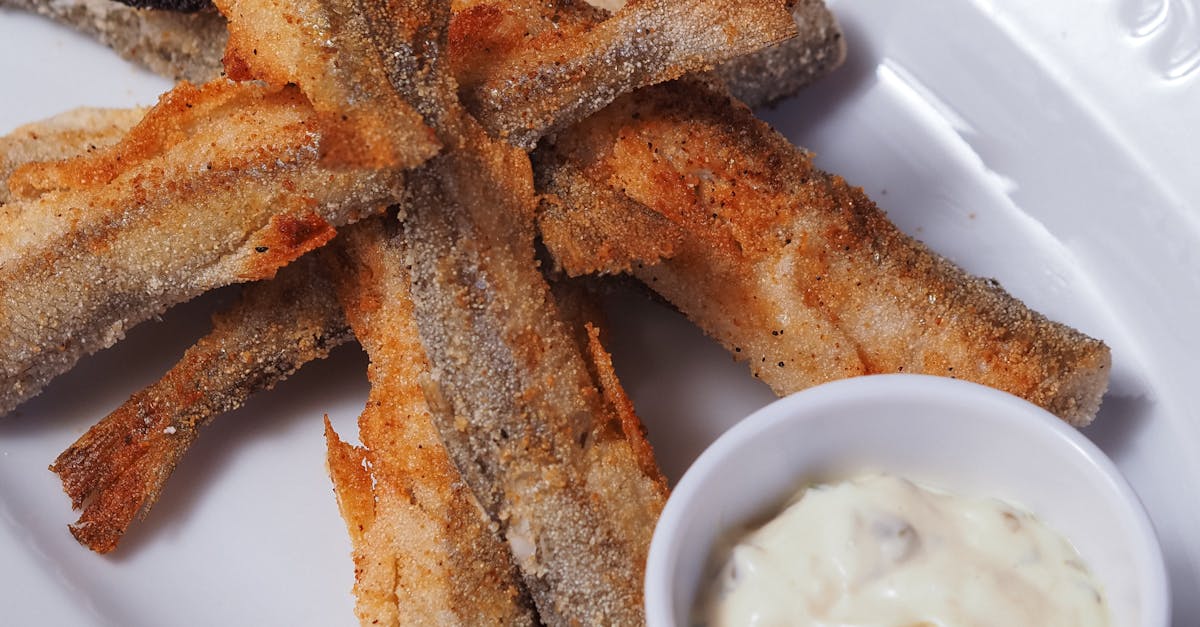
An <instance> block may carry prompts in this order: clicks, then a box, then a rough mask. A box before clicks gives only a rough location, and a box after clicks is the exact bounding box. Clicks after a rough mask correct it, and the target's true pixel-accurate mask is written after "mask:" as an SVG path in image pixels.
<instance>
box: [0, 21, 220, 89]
mask: <svg viewBox="0 0 1200 627" xmlns="http://www.w3.org/2000/svg"><path fill="white" fill-rule="evenodd" d="M4 5H8V6H12V7H17V8H21V9H24V10H26V11H30V12H34V13H39V14H41V15H44V16H46V17H48V18H50V19H52V20H55V21H57V22H62V23H64V24H67V25H69V26H71V27H72V28H74V29H76V30H78V31H79V32H81V33H83V34H85V35H89V36H91V37H94V38H96V39H97V40H98V41H99V42H100V43H102V44H104V45H106V46H108V47H110V48H112V49H113V50H115V51H116V52H117V54H119V55H121V57H123V58H125V59H127V60H129V61H132V62H134V63H138V64H140V65H142V66H145V67H146V68H147V69H149V70H150V71H152V72H154V73H155V74H159V75H161V76H166V77H167V78H171V79H175V80H187V81H191V82H193V83H202V82H205V81H208V80H211V79H214V78H216V77H218V76H220V75H221V55H222V53H223V52H224V50H225V37H226V34H225V18H223V17H221V15H220V14H218V13H217V12H216V11H212V10H207V11H200V12H198V13H188V14H184V13H173V12H168V11H147V10H143V9H135V8H133V7H131V6H126V5H124V4H121V3H119V2H113V1H112V0H0V6H4Z"/></svg>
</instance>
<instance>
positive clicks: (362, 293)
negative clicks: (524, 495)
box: [330, 220, 535, 625]
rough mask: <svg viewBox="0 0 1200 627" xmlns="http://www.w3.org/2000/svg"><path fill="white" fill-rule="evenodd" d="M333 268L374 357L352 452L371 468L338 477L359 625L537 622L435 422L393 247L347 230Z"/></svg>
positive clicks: (369, 230) (377, 226)
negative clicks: (369, 512)
mask: <svg viewBox="0 0 1200 627" xmlns="http://www.w3.org/2000/svg"><path fill="white" fill-rule="evenodd" d="M335 265H336V267H337V275H338V284H339V288H338V292H339V295H340V299H341V302H342V304H343V307H344V308H345V311H346V315H347V317H348V318H349V320H350V322H351V325H352V326H353V328H354V332H355V335H356V336H357V337H358V339H359V342H361V343H362V345H363V347H364V348H365V349H366V351H367V353H368V354H369V355H370V357H371V365H370V367H369V369H368V375H369V377H370V379H371V394H370V397H369V398H368V400H367V407H366V409H365V410H364V411H363V414H362V416H361V417H360V418H359V437H360V438H361V440H362V443H363V449H361V450H360V451H358V453H359V454H361V458H362V459H363V460H364V461H365V462H366V463H367V467H366V470H365V471H364V472H362V473H360V472H359V471H358V470H352V469H348V468H347V469H344V470H342V471H339V472H338V473H337V474H335V475H334V477H335V485H338V484H339V483H340V484H341V485H340V486H339V488H338V491H339V495H340V496H339V499H340V502H341V503H342V509H343V512H344V513H348V514H349V515H348V516H346V522H347V526H348V527H349V528H350V532H351V540H352V542H353V544H354V556H355V564H356V583H355V596H356V597H357V599H358V602H357V607H356V613H357V615H358V617H359V620H360V622H362V624H364V625H369V624H376V621H378V622H379V623H381V624H394V623H396V622H397V621H398V622H400V623H403V624H438V625H451V624H458V625H486V624H491V625H522V624H523V625H530V624H533V623H534V622H535V617H534V614H533V610H532V604H531V603H530V601H529V599H528V597H527V595H526V594H525V592H524V590H523V588H522V586H521V585H520V583H519V576H518V574H517V570H516V567H515V566H514V565H513V562H512V559H511V555H510V554H509V552H508V548H507V546H505V545H504V543H503V542H502V541H501V540H500V539H499V537H497V535H496V533H495V531H494V530H493V527H492V524H491V521H490V520H489V519H488V517H487V515H486V514H485V513H484V512H483V510H482V509H481V508H480V507H479V504H478V502H477V501H476V500H475V497H474V496H473V495H472V494H471V492H470V490H469V488H467V486H466V485H465V484H463V482H462V480H461V477H460V475H459V473H458V470H457V469H456V468H455V467H454V464H453V463H452V462H451V461H450V458H449V456H448V454H447V451H446V448H445V445H443V444H442V441H441V439H440V438H439V435H438V432H437V429H436V428H435V427H434V425H433V422H432V417H431V416H430V412H429V408H428V406H427V405H426V402H425V397H424V393H423V391H422V387H421V380H422V379H423V378H424V377H426V376H428V364H427V362H426V361H425V359H424V352H423V349H422V347H421V343H420V339H419V337H418V336H417V331H416V327H415V322H414V320H413V311H412V302H411V300H410V299H409V289H410V281H409V277H408V272H407V270H406V269H405V261H404V259H403V258H402V256H401V252H400V250H399V249H398V248H396V247H395V246H393V245H390V244H389V243H388V242H387V235H386V234H385V232H384V227H383V225H382V223H381V221H379V220H371V221H367V222H363V223H360V224H358V225H356V226H354V227H351V228H350V229H349V231H348V232H347V233H346V234H345V240H344V247H343V251H342V254H341V255H339V256H338V258H337V259H336V260H335ZM335 454H337V455H339V456H341V457H342V458H347V457H348V458H349V461H346V462H343V463H342V465H343V466H346V465H348V464H352V463H353V460H354V457H353V456H350V455H349V453H346V452H345V449H335V448H331V449H330V458H331V459H333V458H334V456H335ZM331 469H333V466H332V465H331ZM364 475H365V476H364ZM339 476H340V477H341V478H342V479H341V480H339V479H338V477H339ZM368 498H370V499H371V502H372V503H373V509H372V515H371V518H370V519H369V520H367V515H366V513H365V512H366V511H367V505H366V502H367V499H368Z"/></svg>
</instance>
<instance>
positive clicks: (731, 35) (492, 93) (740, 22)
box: [455, 0, 796, 149]
mask: <svg viewBox="0 0 1200 627" xmlns="http://www.w3.org/2000/svg"><path fill="white" fill-rule="evenodd" d="M486 9H491V10H492V11H496V10H497V9H496V8H495V7H486V6H484V7H475V8H474V9H472V11H478V10H486ZM470 24H471V25H477V24H478V25H482V26H483V30H484V31H485V34H483V36H485V37H486V36H487V35H494V34H495V30H494V29H493V25H492V24H491V23H489V22H488V21H487V20H478V21H474V20H473V21H471V22H470ZM470 30H471V31H472V32H473V31H474V29H470ZM795 34H796V25H795V23H794V22H793V21H792V19H791V16H790V15H789V14H788V11H787V10H786V7H785V5H784V2H783V0H737V1H733V0H638V1H636V2H631V3H629V4H627V5H626V6H625V7H623V8H622V9H621V10H619V11H617V12H616V13H614V14H613V15H612V17H610V18H609V19H606V20H603V21H601V22H599V23H596V24H594V25H593V26H592V27H591V28H588V29H586V30H579V31H575V32H562V31H557V30H554V31H547V32H546V33H543V34H541V35H540V36H537V37H534V38H532V39H529V40H525V38H524V36H523V35H522V34H520V33H515V34H514V35H515V37H513V44H514V45H512V46H510V47H508V48H507V49H505V50H496V49H495V48H492V49H489V50H488V51H487V54H488V55H489V56H493V57H494V60H493V62H492V63H491V64H489V67H488V69H487V72H486V73H485V74H480V76H484V77H485V78H484V79H483V80H480V81H478V82H476V81H474V80H467V79H468V77H465V76H462V77H460V80H461V81H462V82H461V84H460V85H459V87H460V90H461V93H462V95H463V103H464V104H465V105H466V106H467V108H468V109H470V111H471V112H472V113H473V114H474V115H475V117H476V118H477V119H478V120H479V121H480V123H482V124H483V125H484V126H485V127H486V128H487V129H488V130H489V131H491V132H493V133H495V134H496V135H498V136H499V137H502V138H504V139H505V140H507V141H508V142H510V143H512V144H513V145H515V146H520V147H524V148H526V149H529V148H532V147H533V145H534V143H536V141H537V139H538V138H539V137H541V136H542V135H544V134H546V133H549V132H553V131H555V130H558V129H560V128H563V127H565V126H566V125H568V124H570V123H571V122H572V121H574V120H578V119H581V118H583V117H585V116H587V115H588V114H590V113H592V112H594V111H598V110H599V109H601V108H602V107H604V105H606V104H608V103H609V102H611V101H612V99H613V98H615V97H616V96H618V95H620V94H622V93H625V92H627V91H631V90H633V89H636V88H638V87H642V86H644V85H652V84H654V83H659V82H662V81H666V80H671V79H673V78H678V77H680V76H683V75H684V74H687V73H689V72H694V71H698V70H707V69H711V68H712V67H714V66H715V65H716V64H717V63H720V62H722V61H726V60H728V59H731V58H733V57H736V56H740V55H743V54H747V53H750V52H753V51H755V50H758V49H759V48H762V47H763V46H765V45H769V44H773V43H778V42H780V41H783V40H784V39H787V38H789V37H793V36H794V35H795ZM489 39H494V37H490V38H489ZM473 41H474V37H473V36H465V37H458V38H456V39H455V46H456V47H461V46H469V45H472V42H473ZM463 52H464V53H465V54H469V55H470V56H480V55H479V54H471V52H469V51H463ZM497 53H502V54H499V55H498V56H497Z"/></svg>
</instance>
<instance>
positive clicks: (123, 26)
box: [0, 0, 846, 106]
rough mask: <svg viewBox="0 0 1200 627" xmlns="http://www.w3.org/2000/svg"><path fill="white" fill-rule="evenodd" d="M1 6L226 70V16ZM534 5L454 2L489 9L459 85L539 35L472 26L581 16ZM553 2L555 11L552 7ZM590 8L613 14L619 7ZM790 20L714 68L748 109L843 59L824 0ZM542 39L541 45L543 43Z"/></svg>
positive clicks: (161, 57)
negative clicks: (757, 45)
mask: <svg viewBox="0 0 1200 627" xmlns="http://www.w3.org/2000/svg"><path fill="white" fill-rule="evenodd" d="M3 4H9V5H12V6H15V7H19V8H23V9H25V10H28V11H35V12H38V13H41V14H43V15H46V16H48V17H50V18H52V19H55V20H58V21H60V22H64V23H67V24H69V25H71V26H74V27H75V28H78V29H79V30H81V31H83V32H84V33H86V34H89V35H92V36H94V37H96V38H97V39H99V40H100V41H101V43H104V44H106V45H108V46H111V47H112V48H114V49H115V50H117V52H118V53H120V54H121V56H123V57H125V58H126V59H129V60H131V61H134V62H137V63H140V64H142V65H144V66H146V67H147V68H148V69H150V70H151V71H153V72H155V73H157V74H160V75H163V76H167V77H169V78H175V79H185V80H189V81H193V82H202V81H205V80H208V79H210V78H214V77H216V76H219V75H220V74H221V72H222V71H223V70H224V68H223V67H222V65H221V56H222V54H223V52H224V49H225V44H226V39H227V37H228V33H227V32H226V30H225V18H224V17H223V16H221V15H220V14H219V13H217V12H216V11H210V10H202V11H200V12H198V13H193V14H188V15H183V14H178V13H173V12H168V11H158V10H149V11H148V10H137V9H133V8H131V7H128V6H125V5H124V4H121V3H119V2H115V1H113V0H78V1H77V2H74V3H72V2H68V1H66V0H53V1H51V0H0V5H3ZM533 4H534V3H527V2H524V0H522V2H506V3H500V2H489V1H487V0H458V1H456V2H454V3H453V10H454V11H455V12H456V13H458V12H464V11H467V9H471V8H473V7H476V6H487V7H488V8H487V9H486V11H485V12H484V13H474V12H471V13H470V14H469V15H468V17H467V19H468V21H467V22H464V23H463V24H462V25H459V26H458V27H457V28H459V30H460V31H462V32H464V33H469V34H470V36H469V37H465V38H463V39H461V40H459V43H457V44H452V45H451V48H456V47H462V46H461V44H462V42H470V41H471V38H472V37H479V36H482V37H484V38H485V40H486V41H487V42H488V43H487V45H486V46H481V47H486V52H487V54H486V55H480V54H472V55H471V56H473V57H476V58H479V57H484V58H485V60H487V61H488V62H489V63H488V64H487V66H486V67H479V68H473V69H471V70H470V72H471V73H472V74H474V79H472V77H469V76H464V75H463V74H460V73H459V71H458V70H457V69H456V70H455V75H456V76H459V78H460V83H461V84H464V85H478V84H481V83H482V82H483V80H486V79H481V78H480V77H486V76H490V75H492V72H490V71H489V70H488V68H490V67H492V66H493V65H494V64H496V63H498V62H499V60H500V59H501V58H502V57H499V56H497V55H498V53H500V52H501V51H504V52H505V53H511V50H512V48H513V47H514V45H515V44H516V43H517V42H516V41H514V38H516V37H519V38H520V39H521V40H522V41H527V40H531V39H535V38H538V33H530V32H527V31H510V32H505V31H504V28H503V27H502V26H501V27H499V28H483V27H481V25H478V24H472V23H470V22H473V21H474V20H484V21H486V22H488V23H490V24H493V25H497V26H499V25H500V24H503V23H504V22H505V21H506V20H505V19H504V15H505V14H506V13H509V12H513V11H517V12H523V11H529V10H537V11H540V12H543V14H545V13H551V12H552V13H557V14H558V16H556V18H555V19H557V20H560V21H559V22H558V23H557V24H556V25H555V27H556V28H557V29H559V30H560V34H559V35H557V36H558V37H561V36H562V34H561V33H565V32H566V31H567V28H568V25H567V24H566V23H563V22H562V21H561V20H562V15H563V14H564V13H572V14H576V15H578V14H580V13H581V9H580V8H577V7H571V8H570V9H569V10H568V11H563V10H561V7H563V6H569V5H572V4H575V5H581V4H583V2H582V0H576V1H574V2H573V1H572V0H556V2H555V3H545V2H543V3H536V6H532V5H533ZM555 4H557V5H559V7H555V6H554V5H555ZM592 4H594V5H596V6H597V7H600V8H603V9H607V10H609V11H616V10H618V9H619V8H621V7H622V6H623V5H624V4H625V3H624V2H622V1H617V2H592ZM792 17H793V19H794V21H795V23H796V27H797V30H798V32H799V35H798V36H797V37H794V38H792V39H788V40H786V41H784V42H782V43H779V44H776V45H773V46H769V47H767V48H764V49H762V50H757V51H755V52H752V53H750V54H744V55H742V56H738V57H736V58H732V59H730V60H729V61H726V62H725V63H723V64H721V65H720V66H719V67H718V68H717V72H718V73H719V74H720V76H721V77H722V78H723V79H724V80H725V81H726V82H727V83H728V84H729V86H730V89H731V90H732V91H733V93H734V94H735V95H737V97H738V98H740V99H741V100H742V101H744V102H746V103H747V104H749V105H750V106H758V105H760V104H768V103H771V102H774V101H777V100H779V99H781V98H784V97H787V96H789V95H791V94H793V93H795V92H796V91H797V90H799V89H800V88H802V87H804V86H805V85H807V84H808V83H810V82H812V81H813V80H815V79H817V78H820V77H821V76H823V75H825V74H827V73H828V72H830V71H831V70H833V69H834V68H835V67H837V66H838V65H840V63H841V62H842V59H844V57H845V52H846V46H845V41H844V40H843V38H842V33H841V29H840V28H839V26H838V24H837V20H836V19H835V18H834V16H833V13H831V12H830V11H829V9H828V8H826V7H825V4H824V2H823V1H822V0H799V1H798V2H796V4H795V6H794V7H793V8H792ZM603 18H604V14H603V13H600V12H598V13H596V14H595V15H594V16H592V17H590V18H586V19H584V20H582V23H577V25H576V26H575V27H571V28H573V29H574V30H575V31H576V32H581V31H583V30H586V28H587V27H588V26H589V25H591V24H594V23H597V22H599V21H601V20H602V19H603ZM540 39H542V40H547V38H544V37H542V38H540Z"/></svg>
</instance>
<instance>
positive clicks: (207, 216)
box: [0, 81, 403, 413]
mask: <svg viewBox="0 0 1200 627" xmlns="http://www.w3.org/2000/svg"><path fill="white" fill-rule="evenodd" d="M322 138H323V127H322V125H321V122H320V120H319V119H318V116H317V114H316V112H315V111H314V110H313V109H312V107H311V105H309V103H308V101H307V100H306V99H305V97H304V96H303V95H302V94H301V93H300V92H299V91H298V90H297V89H295V88H291V87H287V88H282V89H278V90H275V89H271V88H268V87H263V86H259V85H252V84H235V83H229V82H225V81H219V82H214V83H210V84H209V85H206V86H203V87H193V86H191V85H188V84H186V83H185V84H181V85H179V86H178V87H176V88H175V89H174V90H172V91H171V92H170V93H169V94H167V95H166V96H164V97H163V99H162V102H161V103H160V105H159V106H157V107H155V108H154V109H152V110H151V111H150V112H149V113H147V114H146V116H145V118H144V119H143V120H142V121H141V122H140V123H139V124H138V125H137V126H135V127H134V128H133V129H132V130H131V131H130V132H129V133H128V135H126V136H125V138H124V139H122V140H121V142H119V143H117V144H116V145H113V146H111V147H109V148H104V149H99V150H96V151H93V152H90V153H88V154H85V155H81V156H79V157H76V158H73V159H69V160H66V161H61V162H46V163H35V164H27V165H25V166H22V167H21V168H19V169H18V170H17V171H16V173H14V175H13V176H12V177H11V178H10V185H11V189H12V190H13V191H14V193H15V194H16V195H17V196H18V199H17V200H14V201H12V202H10V203H8V204H7V205H4V206H3V207H0V214H2V215H3V216H4V218H5V219H6V227H5V228H4V229H0V413H7V412H8V411H9V410H10V409H12V408H13V407H14V406H15V405H16V404H17V403H19V402H20V401H22V400H24V399H25V398H28V397H29V396H32V395H33V394H35V393H36V392H37V391H39V390H40V389H41V387H42V386H43V385H44V384H45V382H46V381H48V380H49V379H50V378H52V377H54V376H56V375H57V374H59V373H61V372H63V371H65V370H67V369H68V368H70V367H71V366H72V365H74V363H75V362H76V361H77V360H78V359H79V358H80V357H81V356H83V355H86V354H88V353H91V352H94V351H95V350H98V349H100V348H103V347H106V346H109V345H111V344H112V343H114V342H116V341H117V340H118V339H120V338H121V337H122V335H123V334H124V332H125V331H126V330H127V329H128V328H129V327H131V326H133V325H135V324H137V323H139V322H141V321H143V320H146V319H147V318H149V317H151V316H153V315H156V314H158V313H161V312H162V311H163V310H164V309H166V308H167V307H169V306H170V305H173V304H175V303H178V302H182V301H185V300H187V299H189V298H191V297H193V296H196V295H198V294H200V293H202V292H204V291H207V290H209V289H212V288H214V287H218V286H221V285H227V284H230V283H235V282H240V281H247V280H254V279H260V278H268V277H270V276H272V275H273V274H274V273H275V271H276V270H277V269H278V268H279V267H280V266H281V265H283V264H285V263H288V262H290V261H291V260H293V259H295V258H297V257H299V256H300V255H302V254H303V253H304V252H306V251H308V250H311V249H312V248H314V247H315V246H318V245H320V244H321V243H324V242H325V241H328V239H329V238H330V237H331V236H332V234H333V231H332V227H333V226H335V225H340V224H345V223H347V222H352V221H354V220H357V219H359V218H360V217H362V216H363V215H366V214H369V213H374V212H375V211H377V210H378V208H379V207H381V206H383V205H385V204H386V203H388V202H391V201H392V200H393V199H394V198H395V197H396V195H397V191H398V189H399V188H400V186H401V183H402V176H403V175H402V172H400V171H398V170H395V169H384V170H379V169H363V168H355V167H349V166H347V165H346V164H341V163H337V162H333V161H331V160H328V159H323V158H322V157H321V152H322ZM167 232H169V233H171V237H165V236H164V233H167Z"/></svg>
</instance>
